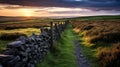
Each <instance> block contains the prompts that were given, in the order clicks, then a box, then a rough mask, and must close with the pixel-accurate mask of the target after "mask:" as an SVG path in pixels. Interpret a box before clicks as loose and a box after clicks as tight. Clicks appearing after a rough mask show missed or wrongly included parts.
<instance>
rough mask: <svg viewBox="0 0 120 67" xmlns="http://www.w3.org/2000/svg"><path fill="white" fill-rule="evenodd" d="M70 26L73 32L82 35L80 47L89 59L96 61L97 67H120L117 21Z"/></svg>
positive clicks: (99, 21)
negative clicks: (72, 27)
mask: <svg viewBox="0 0 120 67" xmlns="http://www.w3.org/2000/svg"><path fill="white" fill-rule="evenodd" d="M72 24H73V26H74V30H75V31H76V32H77V33H79V34H82V39H83V41H84V43H83V45H82V47H83V49H84V53H85V55H86V56H87V57H88V58H89V59H91V58H92V59H93V60H92V61H94V59H95V60H97V61H96V62H98V63H99V67H119V66H120V61H119V60H120V49H119V48H120V45H119V44H118V45H117V43H120V22H119V21H118V20H91V21H81V22H80V21H75V22H73V23H72ZM80 38H81V37H80ZM96 62H94V64H95V63H96ZM95 67H96V66H95Z"/></svg>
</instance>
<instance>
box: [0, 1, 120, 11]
mask: <svg viewBox="0 0 120 67" xmlns="http://www.w3.org/2000/svg"><path fill="white" fill-rule="evenodd" d="M0 3H2V4H12V5H21V6H33V7H69V8H72V7H74V8H75V7H76V8H89V9H94V10H120V0H0Z"/></svg>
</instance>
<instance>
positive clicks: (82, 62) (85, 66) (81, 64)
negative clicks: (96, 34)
mask: <svg viewBox="0 0 120 67" xmlns="http://www.w3.org/2000/svg"><path fill="white" fill-rule="evenodd" d="M74 45H75V55H76V58H77V63H78V67H91V64H90V61H89V60H87V59H86V58H85V56H84V55H83V53H82V48H81V47H80V44H79V41H78V40H77V39H74Z"/></svg>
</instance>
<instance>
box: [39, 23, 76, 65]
mask: <svg viewBox="0 0 120 67" xmlns="http://www.w3.org/2000/svg"><path fill="white" fill-rule="evenodd" d="M73 40H74V34H73V31H72V29H71V25H70V26H69V28H68V29H67V30H65V32H64V33H63V34H62V37H61V39H60V40H59V41H58V42H57V43H56V44H55V45H54V47H55V49H54V52H53V53H49V54H48V55H47V57H46V58H45V60H44V61H43V62H42V63H40V64H38V65H37V67H77V62H76V59H75V55H74V45H73Z"/></svg>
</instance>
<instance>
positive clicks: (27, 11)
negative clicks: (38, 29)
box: [21, 9, 33, 17]
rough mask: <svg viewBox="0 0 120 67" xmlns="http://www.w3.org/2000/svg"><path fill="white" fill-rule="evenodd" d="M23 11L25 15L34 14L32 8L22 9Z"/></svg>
mask: <svg viewBox="0 0 120 67" xmlns="http://www.w3.org/2000/svg"><path fill="white" fill-rule="evenodd" d="M21 12H22V14H23V16H25V17H31V16H33V11H32V10H30V9H21Z"/></svg>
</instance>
